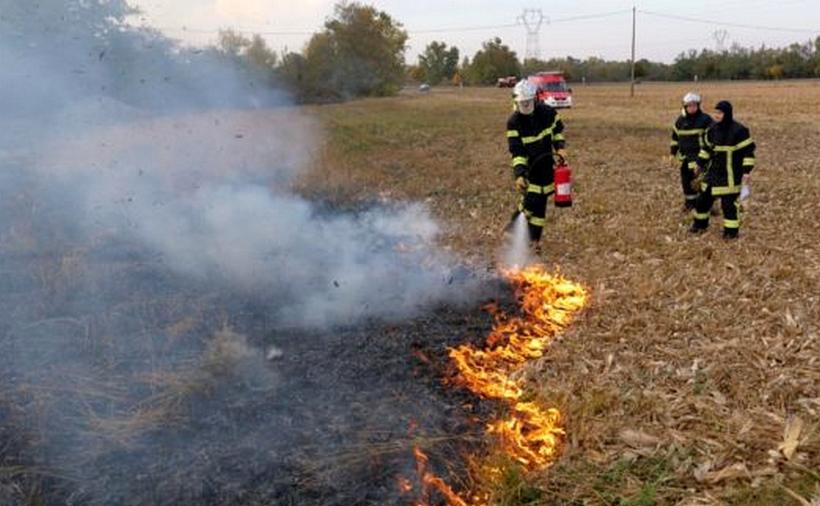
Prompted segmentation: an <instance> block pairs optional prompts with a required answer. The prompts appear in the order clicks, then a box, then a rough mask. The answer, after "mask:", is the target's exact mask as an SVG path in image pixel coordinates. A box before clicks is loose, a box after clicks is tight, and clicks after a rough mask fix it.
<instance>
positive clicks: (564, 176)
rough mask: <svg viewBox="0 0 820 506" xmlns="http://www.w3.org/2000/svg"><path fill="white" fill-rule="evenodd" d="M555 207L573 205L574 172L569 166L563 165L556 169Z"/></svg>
mask: <svg viewBox="0 0 820 506" xmlns="http://www.w3.org/2000/svg"><path fill="white" fill-rule="evenodd" d="M553 200H554V202H555V207H570V206H571V205H572V171H571V170H570V168H569V165H567V164H566V163H561V164H559V165H557V166H556V167H555V197H554V198H553Z"/></svg>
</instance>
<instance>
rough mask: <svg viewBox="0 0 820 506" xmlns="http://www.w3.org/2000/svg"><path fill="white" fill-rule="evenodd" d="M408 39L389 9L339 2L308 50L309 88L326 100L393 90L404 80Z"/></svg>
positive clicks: (380, 93) (391, 92) (377, 93)
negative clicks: (386, 10) (331, 16)
mask: <svg viewBox="0 0 820 506" xmlns="http://www.w3.org/2000/svg"><path fill="white" fill-rule="evenodd" d="M406 42H407V32H405V31H404V30H403V29H402V28H401V24H400V23H398V22H396V21H394V20H393V18H391V17H390V15H388V14H387V13H385V12H382V11H378V10H376V9H375V8H373V7H370V6H363V5H361V4H358V3H355V2H354V3H346V2H342V3H339V4H336V8H335V15H334V17H333V18H332V19H330V20H328V21H327V22H326V23H325V28H324V30H323V31H322V32H320V33H317V34H315V35H314V36H313V37H312V38H311V40H310V41H309V42H308V45H307V48H306V50H305V59H306V62H305V63H306V73H305V77H306V80H307V81H308V82H307V87H306V89H308V90H310V93H312V94H315V95H316V96H317V97H319V98H323V99H342V98H347V97H355V96H368V95H369V96H383V95H392V94H395V93H396V92H398V90H399V89H400V88H401V85H402V83H403V81H404V49H405V43H406Z"/></svg>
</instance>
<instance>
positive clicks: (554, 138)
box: [507, 80, 567, 254]
mask: <svg viewBox="0 0 820 506" xmlns="http://www.w3.org/2000/svg"><path fill="white" fill-rule="evenodd" d="M513 102H514V109H515V110H514V112H513V113H512V115H511V116H510V117H509V119H508V120H507V141H508V144H509V150H510V154H511V155H512V167H513V177H514V178H515V189H516V190H517V191H518V192H519V193H521V199H520V201H519V203H518V208H517V209H516V211H515V212H514V213H513V216H512V221H511V222H510V225H512V223H513V222H515V220H516V218H518V215H519V214H522V213H523V214H524V216H525V217H526V219H527V225H528V229H529V238H530V244H531V247H532V248H533V250H534V251H535V253H536V254H539V253H540V251H541V248H540V242H539V241H540V240H541V234H542V232H543V229H544V225H545V220H544V217H545V216H546V212H547V198H548V197H549V196H550V195H552V194H553V193H554V192H555V184H554V182H553V177H554V174H553V168H554V165H555V162H556V159H557V161H558V162H559V163H564V162H565V161H566V157H567V153H566V150H565V148H564V124H563V123H562V122H561V116H560V115H559V114H558V112H557V111H556V110H555V109H553V108H552V107H550V106H548V105H546V104H544V103H540V102H539V101H538V100H536V89H535V86H533V85H532V83H530V82H528V81H526V80H524V81H521V82H519V83H518V84H516V85H515V88H514V89H513Z"/></svg>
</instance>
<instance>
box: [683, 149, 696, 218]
mask: <svg viewBox="0 0 820 506" xmlns="http://www.w3.org/2000/svg"><path fill="white" fill-rule="evenodd" d="M692 164H694V162H690V161H688V160H686V159H684V160H683V161H682V162H681V164H680V184H681V188H683V202H684V204H685V205H686V207H687V208H688V209H694V208H695V200H697V198H698V191H697V190H696V189H694V188H692V181H694V179H695V170H694V168H692V167H691V165H692Z"/></svg>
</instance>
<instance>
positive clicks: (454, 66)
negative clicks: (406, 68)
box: [419, 41, 459, 84]
mask: <svg viewBox="0 0 820 506" xmlns="http://www.w3.org/2000/svg"><path fill="white" fill-rule="evenodd" d="M458 57H459V54H458V48H457V47H455V46H453V47H451V48H450V49H447V44H445V43H444V42H436V41H433V42H431V43H430V44H428V45H427V47H426V48H425V49H424V53H422V54H420V55H419V67H420V68H421V69H423V70H424V75H425V79H426V80H427V82H428V83H430V84H439V83H440V82H442V81H444V80H445V79H448V80H449V79H452V77H453V75H454V74H455V73H456V71H457V70H458Z"/></svg>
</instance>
